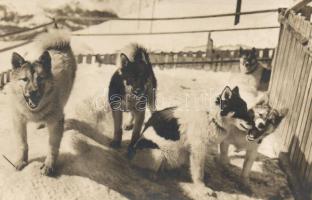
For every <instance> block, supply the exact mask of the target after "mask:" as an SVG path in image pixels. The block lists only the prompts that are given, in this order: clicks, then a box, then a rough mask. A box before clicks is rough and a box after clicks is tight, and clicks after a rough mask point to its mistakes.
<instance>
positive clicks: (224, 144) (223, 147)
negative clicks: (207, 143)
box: [220, 141, 230, 165]
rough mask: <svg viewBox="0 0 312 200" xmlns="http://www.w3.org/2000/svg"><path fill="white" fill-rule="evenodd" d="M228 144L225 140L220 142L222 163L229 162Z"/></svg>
mask: <svg viewBox="0 0 312 200" xmlns="http://www.w3.org/2000/svg"><path fill="white" fill-rule="evenodd" d="M229 146H230V144H229V143H228V142H225V141H223V142H221V144H220V162H221V163H222V164H223V165H227V164H229V163H230V159H229V156H228V151H229Z"/></svg>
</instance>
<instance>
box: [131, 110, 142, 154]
mask: <svg viewBox="0 0 312 200" xmlns="http://www.w3.org/2000/svg"><path fill="white" fill-rule="evenodd" d="M144 117H145V110H143V111H135V112H134V126H133V131H132V137H131V142H130V145H129V148H132V147H133V145H134V144H135V143H136V141H137V140H138V139H139V138H140V133H141V129H142V125H143V122H144Z"/></svg>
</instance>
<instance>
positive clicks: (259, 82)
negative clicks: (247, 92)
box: [239, 48, 271, 91]
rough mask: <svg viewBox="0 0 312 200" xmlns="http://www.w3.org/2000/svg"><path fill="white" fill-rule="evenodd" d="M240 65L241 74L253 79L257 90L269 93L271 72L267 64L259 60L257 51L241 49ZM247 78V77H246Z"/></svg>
mask: <svg viewBox="0 0 312 200" xmlns="http://www.w3.org/2000/svg"><path fill="white" fill-rule="evenodd" d="M239 54H240V64H239V68H240V71H241V73H243V74H245V75H246V76H248V78H250V77H251V79H252V81H253V83H252V84H255V87H256V89H257V90H260V91H267V90H268V87H269V81H270V75H271V70H270V69H268V67H266V65H265V64H262V63H260V62H259V61H258V60H257V55H256V49H255V48H252V49H251V50H243V49H242V48H240V49H239ZM246 78H247V77H246Z"/></svg>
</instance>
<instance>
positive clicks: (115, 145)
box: [109, 140, 121, 149]
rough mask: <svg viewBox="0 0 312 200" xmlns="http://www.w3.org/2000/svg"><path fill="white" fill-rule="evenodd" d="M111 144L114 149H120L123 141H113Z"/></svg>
mask: <svg viewBox="0 0 312 200" xmlns="http://www.w3.org/2000/svg"><path fill="white" fill-rule="evenodd" d="M109 146H110V147H111V148H113V149H119V148H120V147H121V142H120V141H114V140H113V141H111V142H110V144H109Z"/></svg>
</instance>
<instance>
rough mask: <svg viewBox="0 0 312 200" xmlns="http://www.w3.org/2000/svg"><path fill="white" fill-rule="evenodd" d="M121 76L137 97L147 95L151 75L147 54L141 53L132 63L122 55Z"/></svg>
mask: <svg viewBox="0 0 312 200" xmlns="http://www.w3.org/2000/svg"><path fill="white" fill-rule="evenodd" d="M120 60H121V69H120V72H121V76H122V78H123V80H124V82H125V84H126V85H127V86H128V87H130V90H131V93H132V94H134V95H137V96H140V95H143V94H145V89H146V88H145V87H146V83H147V80H148V77H149V73H150V66H149V65H150V63H149V59H148V58H147V54H144V53H141V54H138V56H136V57H135V58H134V59H133V61H131V60H130V59H129V58H128V57H127V56H126V55H125V54H123V53H121V54H120Z"/></svg>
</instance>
